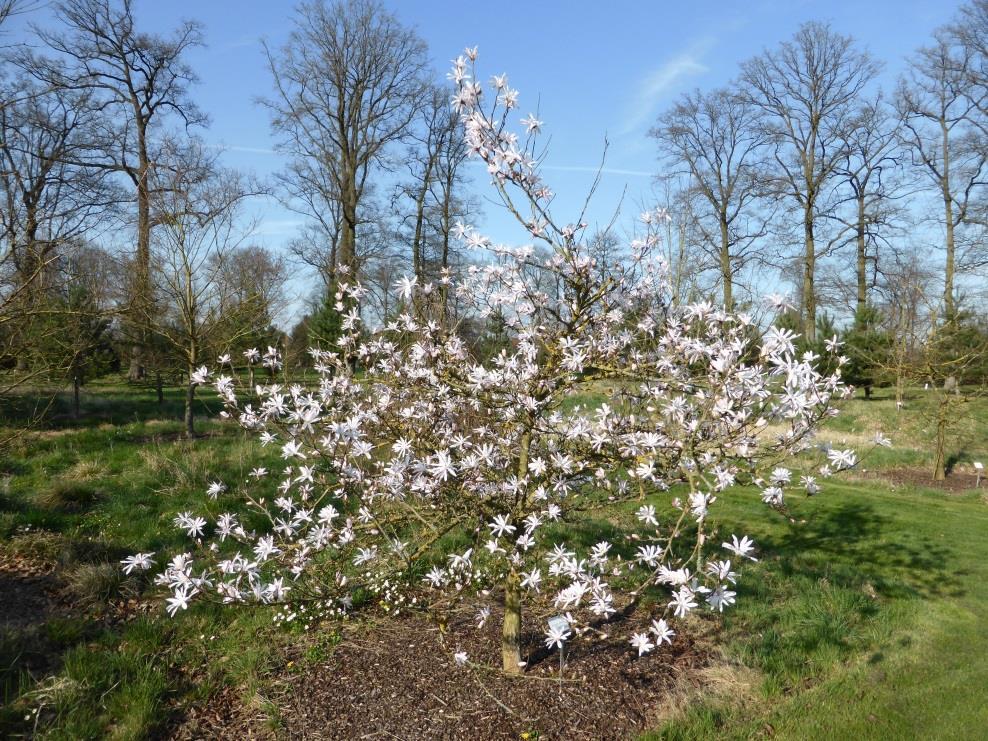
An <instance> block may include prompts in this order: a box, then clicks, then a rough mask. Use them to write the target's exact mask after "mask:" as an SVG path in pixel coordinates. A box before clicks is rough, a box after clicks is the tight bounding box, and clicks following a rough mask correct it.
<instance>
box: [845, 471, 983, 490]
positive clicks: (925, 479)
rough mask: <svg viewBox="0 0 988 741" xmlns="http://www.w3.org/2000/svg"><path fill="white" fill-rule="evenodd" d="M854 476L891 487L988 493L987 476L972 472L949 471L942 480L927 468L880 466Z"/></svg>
mask: <svg viewBox="0 0 988 741" xmlns="http://www.w3.org/2000/svg"><path fill="white" fill-rule="evenodd" d="M855 477H856V478H861V479H867V480H872V481H874V480H878V481H885V482H887V483H888V484H889V485H890V486H891V487H892V488H893V489H894V488H895V487H897V486H921V487H924V488H927V489H940V490H941V491H946V492H949V493H951V494H960V493H963V492H967V491H974V490H975V489H978V488H980V489H983V490H984V491H985V492H986V493H988V478H986V477H985V476H981V480H980V482H979V480H978V477H977V476H976V475H975V474H973V473H966V472H963V471H951V472H950V473H948V474H947V478H946V479H945V480H944V481H934V480H933V475H932V474H931V473H930V471H929V469H925V468H907V467H901V468H880V469H877V470H872V471H859V472H856V473H855Z"/></svg>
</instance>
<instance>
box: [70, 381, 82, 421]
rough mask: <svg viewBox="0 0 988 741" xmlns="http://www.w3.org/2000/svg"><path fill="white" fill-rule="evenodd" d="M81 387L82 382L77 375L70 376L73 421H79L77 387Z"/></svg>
mask: <svg viewBox="0 0 988 741" xmlns="http://www.w3.org/2000/svg"><path fill="white" fill-rule="evenodd" d="M81 385H82V380H81V379H80V378H79V374H78V373H73V374H72V417H73V419H79V410H80V404H79V387H80V386H81Z"/></svg>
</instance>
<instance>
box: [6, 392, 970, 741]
mask: <svg viewBox="0 0 988 741" xmlns="http://www.w3.org/2000/svg"><path fill="white" fill-rule="evenodd" d="M587 401H589V402H591V403H592V402H593V401H594V399H588V400H587ZM930 404H931V400H930V398H929V397H928V396H927V395H924V394H923V392H922V391H919V390H917V391H915V392H914V393H913V394H912V395H911V396H910V397H909V398H908V399H907V404H906V408H905V409H904V410H902V411H900V412H897V411H896V409H895V405H894V403H893V402H892V401H891V399H890V398H889V396H888V394H887V393H880V394H879V398H877V399H876V400H874V401H864V400H860V399H859V400H854V401H852V402H850V403H849V404H848V406H847V408H846V410H845V414H844V415H842V416H841V417H839V418H837V419H836V420H834V422H833V423H832V426H831V427H830V429H829V430H828V435H827V436H829V437H832V438H833V439H834V440H835V441H839V440H842V439H846V440H848V442H850V443H851V444H854V445H856V446H857V447H859V448H861V449H863V448H864V447H865V445H864V441H866V440H867V439H868V438H869V437H870V436H871V434H872V433H873V432H874V430H875V429H876V428H878V427H881V428H882V429H883V430H884V431H885V432H886V433H888V434H890V435H891V436H892V437H893V439H894V442H895V443H896V447H895V448H894V449H893V450H891V451H879V452H878V453H877V454H876V455H875V456H873V457H871V458H868V459H866V460H865V461H864V462H863V463H862V467H864V468H867V469H868V470H869V473H870V474H874V473H875V472H876V471H877V473H878V475H880V476H882V475H884V474H885V473H889V474H890V475H891V474H892V473H894V472H895V471H899V470H902V469H905V468H909V469H915V470H916V471H920V470H922V468H923V466H927V465H928V463H929V460H930V457H929V455H928V454H927V453H926V452H925V450H926V445H927V443H926V440H927V439H928V438H927V434H928V433H927V432H926V431H925V430H926V427H925V424H926V423H925V422H924V419H925V417H924V414H923V410H924V409H927V408H929V406H930ZM968 408H969V409H970V412H969V413H967V414H965V415H964V417H963V418H962V419H961V420H959V424H958V433H957V435H956V436H955V438H954V440H953V450H954V456H953V458H954V461H953V462H954V464H955V476H956V475H960V473H962V472H963V471H965V470H967V468H968V467H969V465H970V463H971V462H972V461H974V460H980V459H988V406H986V405H985V403H984V401H980V402H972V403H971V405H970V406H969V407H968ZM68 409H69V407H68V404H67V399H62V400H60V402H59V403H58V404H57V405H56V406H55V408H53V410H52V412H51V413H52V417H51V418H50V420H49V421H48V422H47V423H46V424H45V425H44V426H43V427H42V428H41V429H38V430H36V431H35V432H32V433H30V434H28V435H27V436H26V437H24V438H23V440H21V441H20V442H19V443H18V444H17V445H16V446H15V447H14V449H13V450H12V451H11V454H10V455H9V456H8V458H7V460H4V461H2V471H0V476H2V483H0V536H2V544H0V586H2V587H3V594H4V600H3V605H2V606H0V623H2V626H0V629H2V635H0V671H2V672H3V673H2V677H0V687H2V690H3V705H4V707H3V709H2V711H0V736H4V737H9V736H14V737H16V736H19V735H31V734H33V733H36V734H38V735H48V736H51V737H53V738H144V737H148V736H155V735H157V736H170V735H174V734H175V733H176V732H178V731H177V730H176V729H180V728H181V729H183V730H182V732H185V733H189V731H188V728H189V725H188V718H189V717H190V716H194V715H195V714H196V712H198V710H200V709H201V708H203V707H205V706H210V707H212V704H213V703H215V702H216V698H218V697H222V698H224V702H227V703H229V702H233V703H239V704H240V705H242V706H243V707H247V708H250V710H251V714H252V717H253V718H254V719H255V721H256V723H257V727H258V728H259V729H261V730H262V731H263V730H269V731H271V732H273V733H278V731H279V729H282V732H283V733H284V727H285V726H284V717H283V714H284V713H285V712H286V710H285V708H283V707H279V705H278V703H277V702H276V701H275V700H273V699H272V698H276V697H277V693H276V692H275V688H274V687H273V686H272V681H273V680H272V678H273V677H275V676H276V675H279V674H283V673H284V671H285V670H286V665H287V664H286V662H287V659H286V656H287V655H288V654H286V651H288V650H289V648H290V647H291V649H292V651H291V655H292V657H293V659H292V661H293V663H300V664H302V665H303V666H302V667H301V670H304V664H305V662H306V660H311V661H312V662H313V665H315V664H316V663H318V662H324V661H326V660H327V656H331V655H332V652H333V651H334V650H335V645H336V640H335V634H333V633H329V632H327V633H325V634H324V635H322V636H318V637H313V636H310V635H307V636H305V637H304V638H303V637H301V636H300V635H298V633H297V631H293V630H287V629H284V628H278V627H275V626H274V625H273V624H272V620H271V613H270V611H269V610H266V609H247V610H243V609H241V610H236V611H233V610H224V609H221V608H211V607H200V608H197V609H194V610H191V611H189V612H188V613H185V614H183V615H181V616H180V617H179V618H178V619H175V620H171V619H168V618H166V617H165V616H164V615H163V611H162V609H161V605H160V603H159V602H156V601H154V600H151V599H147V594H146V591H145V590H146V585H144V584H142V583H140V582H137V581H135V580H131V579H127V578H125V577H124V576H123V575H122V574H121V573H120V571H119V569H118V568H117V562H118V561H119V559H120V558H122V557H123V556H124V555H127V554H130V553H133V552H135V551H137V550H158V549H162V550H169V549H174V548H178V547H180V545H181V544H182V542H183V539H182V537H181V534H180V533H178V532H177V531H176V530H175V528H174V527H172V525H171V519H172V518H173V517H174V515H175V514H176V513H177V512H179V511H181V510H183V509H187V508H194V507H196V506H199V505H201V500H202V492H203V490H204V489H205V487H206V485H207V484H208V483H209V481H210V480H212V479H213V478H227V479H235V478H237V477H240V476H244V475H245V474H246V471H248V470H249V469H250V468H252V467H254V466H256V465H261V464H262V463H261V461H262V458H263V456H265V455H268V456H270V455H272V454H271V453H270V452H266V451H262V450H261V449H259V448H258V447H257V446H256V445H255V443H254V442H253V441H252V440H250V439H249V438H246V437H245V436H244V435H243V434H242V433H241V432H240V431H238V430H237V429H236V427H235V426H233V425H232V424H229V423H222V422H220V421H217V420H215V419H212V420H206V419H202V420H201V421H200V425H199V429H200V432H201V437H199V438H198V439H196V440H194V441H185V440H182V439H181V437H180V431H181V428H182V426H181V421H180V416H181V392H180V391H179V390H175V389H172V390H168V392H167V394H166V399H165V403H164V404H163V405H158V404H157V402H156V400H155V398H154V393H153V391H150V390H148V389H141V388H131V387H126V386H120V385H114V384H112V383H109V382H107V383H106V384H102V385H100V384H97V385H93V386H91V387H89V388H87V390H86V393H85V396H84V399H83V412H84V414H83V418H82V419H79V420H74V419H72V418H71V415H69V414H68ZM216 411H217V407H216V405H215V404H212V403H206V404H204V405H201V406H200V412H201V413H202V415H203V417H206V416H207V415H215V412H216ZM913 478H915V477H913ZM893 480H894V476H893ZM985 491H986V492H988V489H986V490H985ZM220 504H222V502H221V503H220ZM722 505H723V506H721V507H719V508H718V509H716V510H714V511H715V512H716V517H717V523H718V525H719V527H720V529H721V532H722V534H724V535H726V534H729V533H731V532H738V533H740V532H747V533H749V534H751V535H752V536H753V537H755V538H756V540H757V542H758V544H759V548H760V556H761V560H760V561H759V562H758V563H757V564H756V565H754V566H751V567H746V569H745V571H744V572H743V574H742V576H741V579H740V582H739V589H738V591H739V597H740V598H739V600H738V605H737V607H736V609H734V610H733V611H730V612H728V613H725V617H724V619H723V620H720V621H717V620H713V619H712V618H709V617H699V618H696V619H693V620H691V621H690V622H689V623H688V624H687V625H685V626H683V630H684V631H685V632H688V633H690V634H691V635H693V636H695V639H696V640H697V641H698V642H700V643H702V644H703V645H704V646H705V647H706V650H707V653H708V654H709V661H708V663H707V665H706V666H705V667H704V668H703V669H701V670H699V671H698V672H696V675H695V676H690V677H687V678H684V681H683V682H681V686H679V687H677V688H676V689H675V690H674V691H670V692H669V694H668V699H667V701H666V702H662V703H660V704H659V707H657V708H656V709H655V713H656V717H655V723H654V729H655V730H654V731H651V732H649V733H648V734H646V738H690V739H692V738H725V737H738V738H746V737H751V736H758V735H775V736H777V737H781V738H846V737H852V736H857V737H863V738H908V737H920V738H927V737H937V738H971V737H972V736H977V734H978V733H979V730H978V729H983V728H985V727H988V661H985V660H984V657H985V656H988V503H986V499H985V498H984V495H983V494H982V492H980V491H967V492H960V493H958V492H945V491H941V490H935V489H929V488H925V487H922V486H917V485H915V484H914V483H908V484H902V483H899V484H897V485H895V486H894V487H893V486H891V485H889V484H886V483H884V482H883V481H882V480H880V479H879V480H875V479H868V480H860V481H858V480H844V481H842V482H840V483H834V484H831V485H830V486H828V488H827V489H826V491H825V493H824V494H822V495H820V496H818V497H815V498H812V499H804V500H800V501H798V502H795V503H794V508H793V516H794V517H793V520H794V521H790V520H787V519H786V518H784V517H781V516H769V517H766V513H765V510H764V507H763V505H761V503H760V502H759V501H758V498H757V496H756V495H755V494H754V493H753V492H749V491H743V490H742V491H737V492H732V493H729V495H727V496H724V497H723V502H722ZM621 515H622V513H615V516H621ZM142 593H143V597H142ZM301 643H304V645H305V650H304V651H303V652H302V653H301V654H300V653H299V651H298V646H299V645H300V644H301ZM292 670H293V671H298V670H299V667H298V666H295V667H293V669H292ZM183 723H184V724H185V725H181V726H180V724H183ZM464 730H467V729H464ZM535 730H537V729H535Z"/></svg>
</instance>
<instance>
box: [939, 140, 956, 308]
mask: <svg viewBox="0 0 988 741" xmlns="http://www.w3.org/2000/svg"><path fill="white" fill-rule="evenodd" d="M940 128H941V130H942V134H943V144H942V146H943V173H942V175H941V178H940V187H941V190H942V193H943V215H944V223H945V225H946V227H947V234H946V244H945V245H944V246H945V247H946V250H947V256H946V264H945V265H944V270H943V309H944V313H945V314H946V316H945V319H946V320H947V321H948V322H949V321H950V320H952V319H953V318H954V202H953V199H952V198H951V194H950V130H949V129H948V128H947V126H946V125H945V123H944V122H943V121H941V122H940Z"/></svg>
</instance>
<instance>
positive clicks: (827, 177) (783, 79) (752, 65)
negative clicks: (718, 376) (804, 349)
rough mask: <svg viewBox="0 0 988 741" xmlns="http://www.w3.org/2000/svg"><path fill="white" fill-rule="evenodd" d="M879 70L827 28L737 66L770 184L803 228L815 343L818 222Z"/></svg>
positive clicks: (807, 307) (809, 324)
mask: <svg viewBox="0 0 988 741" xmlns="http://www.w3.org/2000/svg"><path fill="white" fill-rule="evenodd" d="M877 73H878V64H877V63H876V62H875V61H873V60H872V58H871V56H870V55H869V54H868V53H867V52H864V51H861V50H859V49H858V48H857V47H856V46H855V42H854V40H853V39H852V38H851V37H850V36H843V35H841V34H839V33H837V32H836V31H834V30H833V29H832V28H831V27H830V26H829V25H827V24H823V23H818V22H809V23H805V24H803V25H802V26H801V27H800V28H799V30H798V31H797V32H796V35H795V37H794V38H793V39H792V40H790V41H786V42H783V43H782V44H781V45H780V46H779V47H778V48H777V49H775V50H773V51H764V52H762V53H761V54H760V55H758V56H756V57H754V58H753V59H750V60H748V61H747V62H745V63H744V64H743V65H742V76H741V79H742V81H743V83H744V86H745V90H746V94H747V96H748V97H749V99H750V100H751V102H752V104H753V105H755V106H756V107H758V108H759V109H761V111H762V112H763V113H764V116H763V118H762V120H763V121H764V123H765V127H766V128H765V135H766V137H767V138H768V140H769V142H770V146H771V148H772V153H773V158H774V161H775V167H774V174H773V177H772V178H771V184H772V186H773V189H774V190H775V192H776V193H777V194H778V195H779V196H780V197H783V198H787V199H789V200H790V201H791V202H792V203H794V204H795V206H796V207H797V210H798V212H799V215H800V221H801V227H802V239H801V241H802V246H803V254H802V259H801V263H802V265H801V267H802V286H801V291H800V293H801V295H802V319H803V333H804V335H805V336H806V338H807V339H808V340H810V341H812V340H814V339H815V338H816V308H817V300H816V299H817V297H816V289H815V285H814V281H815V277H816V263H817V259H818V257H819V256H820V254H821V252H822V250H821V249H820V247H821V245H820V244H818V242H819V241H820V239H819V236H820V235H819V234H818V231H819V230H820V229H821V228H822V226H823V223H821V217H822V216H823V214H825V213H827V212H828V211H829V210H830V209H831V208H832V206H833V203H832V202H831V201H830V199H829V196H830V194H831V193H832V190H833V189H832V187H831V186H832V185H833V183H834V179H835V177H837V170H838V168H839V167H840V165H841V164H842V163H843V162H844V161H845V153H846V144H845V142H846V139H847V136H848V134H849V132H850V131H851V130H852V129H853V122H854V115H855V110H856V105H857V103H858V99H859V96H860V95H861V93H862V91H863V90H864V89H865V87H866V86H867V85H868V83H869V82H871V80H872V79H873V78H874V77H875V75H876V74H877Z"/></svg>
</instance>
